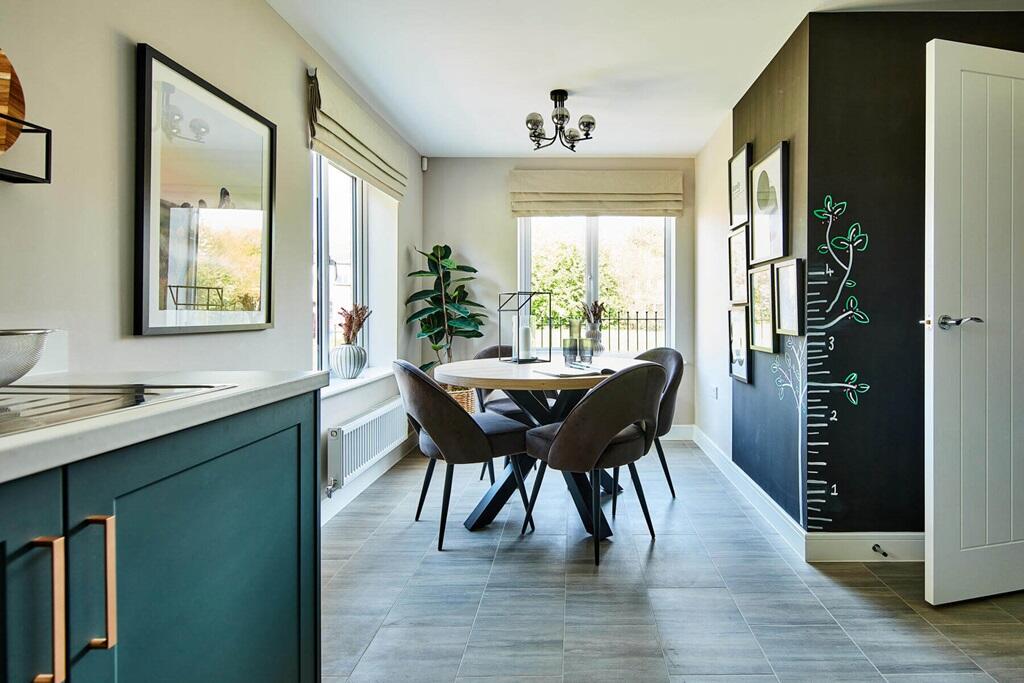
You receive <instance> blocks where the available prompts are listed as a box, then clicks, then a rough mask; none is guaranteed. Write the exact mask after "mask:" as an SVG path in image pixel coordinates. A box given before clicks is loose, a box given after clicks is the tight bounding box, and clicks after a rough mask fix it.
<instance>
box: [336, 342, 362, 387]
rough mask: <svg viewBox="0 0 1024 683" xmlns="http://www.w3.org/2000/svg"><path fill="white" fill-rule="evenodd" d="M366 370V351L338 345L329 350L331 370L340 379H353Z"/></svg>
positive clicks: (360, 348) (347, 345)
mask: <svg viewBox="0 0 1024 683" xmlns="http://www.w3.org/2000/svg"><path fill="white" fill-rule="evenodd" d="M365 368H366V349H364V348H363V347H361V346H356V345H355V344H340V345H338V346H335V347H334V348H333V349H331V370H332V371H333V372H334V374H335V375H337V376H338V377H340V378H342V379H355V378H356V377H358V376H359V373H361V372H362V371H363V370H364V369H365Z"/></svg>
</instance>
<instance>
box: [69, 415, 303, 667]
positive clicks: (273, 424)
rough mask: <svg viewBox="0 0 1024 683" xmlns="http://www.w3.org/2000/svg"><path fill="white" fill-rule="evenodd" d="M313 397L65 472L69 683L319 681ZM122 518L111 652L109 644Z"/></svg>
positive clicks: (140, 446)
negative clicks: (108, 605) (106, 528)
mask: <svg viewBox="0 0 1024 683" xmlns="http://www.w3.org/2000/svg"><path fill="white" fill-rule="evenodd" d="M313 416H314V409H313V404H312V401H311V399H310V398H309V397H302V398H301V399H293V400H292V401H289V402H285V403H283V404H277V405H274V406H268V407H265V408H260V409H257V410H255V411H251V412H250V413H245V414H243V415H240V416H235V417H232V418H228V419H226V420H221V421H219V422H215V423H211V424H209V425H204V426H202V427H198V428H195V429H192V430H189V431H186V432H182V433H179V434H175V435H172V436H169V437H164V438H162V439H157V440H155V441H151V442H148V443H145V444H141V445H138V446H134V447H131V448H127V449H124V450H121V451H117V452H115V453H110V454H107V455H104V456H100V457H97V458H93V459H90V460H88V461H85V462H82V463H76V464H74V465H71V466H69V468H68V475H67V492H68V493H67V500H68V513H67V519H68V526H69V529H70V531H71V534H70V538H69V544H70V552H69V557H70V562H71V564H70V574H71V579H70V586H69V594H70V599H71V608H72V620H71V623H70V628H69V640H70V644H71V650H72V656H73V658H74V659H73V667H72V676H73V680H74V681H75V683H82V682H86V683H88V682H89V681H123V682H131V681H142V680H145V681H152V682H161V681H166V682H167V683H172V682H174V683H179V682H182V683H183V682H188V681H212V680H216V681H239V682H241V681H246V682H252V681H266V682H268V683H269V682H271V681H286V680H287V681H313V680H315V679H316V677H317V662H316V652H315V646H314V645H311V644H310V643H312V641H314V640H315V632H316V603H315V600H316V599H317V598H316V590H317V589H316V584H317V574H316V563H317V560H316V555H317V551H316V542H315V535H316V507H317V502H316V474H315V467H314V452H315V439H316V434H315V427H314V422H315V420H314V419H313ZM111 514H113V515H115V517H116V520H117V522H116V529H117V532H116V579H117V626H118V628H117V630H118V642H117V645H116V646H115V647H114V648H112V649H109V650H106V649H90V648H89V647H88V643H89V641H90V640H91V639H93V638H96V637H101V636H103V635H104V631H105V627H106V620H105V612H104V596H105V586H106V584H105V577H104V561H103V552H104V537H103V530H102V528H101V527H99V526H97V525H83V524H82V521H83V520H85V519H86V518H87V517H89V516H91V515H111Z"/></svg>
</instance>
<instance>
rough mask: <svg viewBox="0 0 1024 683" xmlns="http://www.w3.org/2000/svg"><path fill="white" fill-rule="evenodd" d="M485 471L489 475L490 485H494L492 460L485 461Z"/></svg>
mask: <svg viewBox="0 0 1024 683" xmlns="http://www.w3.org/2000/svg"><path fill="white" fill-rule="evenodd" d="M487 473H488V474H489V475H490V476H491V486H494V460H493V459H492V460H488V461H487Z"/></svg>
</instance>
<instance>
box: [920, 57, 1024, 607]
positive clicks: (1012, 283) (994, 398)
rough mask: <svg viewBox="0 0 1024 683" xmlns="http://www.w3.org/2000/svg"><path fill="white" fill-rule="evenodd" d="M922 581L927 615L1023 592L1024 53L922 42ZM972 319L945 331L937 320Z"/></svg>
mask: <svg viewBox="0 0 1024 683" xmlns="http://www.w3.org/2000/svg"><path fill="white" fill-rule="evenodd" d="M927 107H928V114H927V116H928V122H927V124H928V125H927V130H928V141H927V158H928V168H927V172H926V175H927V188H928V197H927V200H926V224H927V227H926V244H925V254H926V259H925V261H926V282H925V313H926V314H925V318H926V320H929V321H931V324H929V325H928V326H927V331H926V334H925V366H926V383H925V396H926V409H925V429H926V434H925V453H926V463H925V473H926V480H927V481H926V487H925V495H926V515H925V532H926V541H925V545H926V572H925V596H926V598H927V599H928V600H929V602H932V603H933V604H938V603H943V602H950V601H954V600H963V599H967V598H971V597H978V596H981V595H989V594H993V593H1000V592H1006V591H1011V590H1019V589H1024V574H1022V573H1021V571H1020V567H1021V566H1024V543H1021V542H1019V541H1021V539H1024V478H1022V476H1021V470H1024V448H1022V447H1021V443H1022V442H1021V433H1022V431H1024V425H1022V414H1024V408H1022V400H1021V399H1022V396H1021V391H1022V389H1024V384H1022V381H1021V380H1022V376H1021V370H1020V365H1021V361H1020V360H1019V359H1020V358H1022V351H1024V348H1022V346H1021V340H1022V336H1021V334H1020V330H1021V324H1022V319H1024V314H1022V310H1021V299H1024V271H1022V264H1024V252H1022V249H1021V246H1022V245H1024V229H1022V228H1024V226H1022V224H1021V222H1022V220H1024V180H1022V177H1021V173H1022V172H1024V165H1022V164H1024V145H1022V143H1021V140H1022V139H1024V54H1019V53H1014V52H1008V51H1005V50H994V49H990V48H980V47H977V46H971V45H963V44H959V43H950V42H947V41H932V42H931V43H929V45H928V105H927ZM944 314H945V315H948V316H950V317H952V318H954V319H960V318H965V317H967V316H977V317H978V318H981V319H982V320H983V322H967V323H964V324H963V325H960V326H956V325H954V326H950V327H948V329H944V328H942V327H940V326H938V325H937V324H935V323H936V322H937V321H938V319H939V317H940V316H942V315H944Z"/></svg>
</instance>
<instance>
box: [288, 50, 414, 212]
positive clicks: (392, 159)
mask: <svg viewBox="0 0 1024 683" xmlns="http://www.w3.org/2000/svg"><path fill="white" fill-rule="evenodd" d="M306 77H307V78H308V90H309V93H308V96H309V147H310V149H312V150H313V151H314V152H317V153H319V154H322V155H324V156H325V157H327V158H328V159H330V160H331V161H333V162H334V163H336V164H338V166H340V167H342V168H343V169H345V170H346V171H348V172H350V173H352V174H353V175H357V176H359V177H360V178H362V179H363V180H365V181H367V182H369V183H371V184H372V185H374V186H376V187H377V188H378V189H380V190H382V191H383V192H386V193H387V194H389V195H391V196H392V197H394V198H395V199H401V198H402V196H403V195H404V194H405V187H406V184H407V183H408V179H409V178H408V173H407V170H406V168H405V164H404V163H403V158H404V155H403V150H402V149H401V146H400V145H399V144H398V143H397V142H396V141H395V139H394V137H393V136H392V135H391V134H390V133H389V132H388V131H387V130H385V129H384V128H383V127H382V126H381V125H380V124H378V123H377V122H376V121H375V120H374V119H373V118H372V117H371V116H370V115H369V114H367V113H366V112H365V111H363V109H362V108H361V107H360V106H359V105H358V104H356V103H355V102H354V101H353V100H352V98H350V97H349V96H348V95H347V94H346V93H344V92H342V91H341V90H340V89H338V88H336V87H334V86H332V85H330V84H325V85H323V86H321V84H320V82H319V80H318V79H317V75H316V70H315V69H314V70H310V71H307V72H306Z"/></svg>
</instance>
